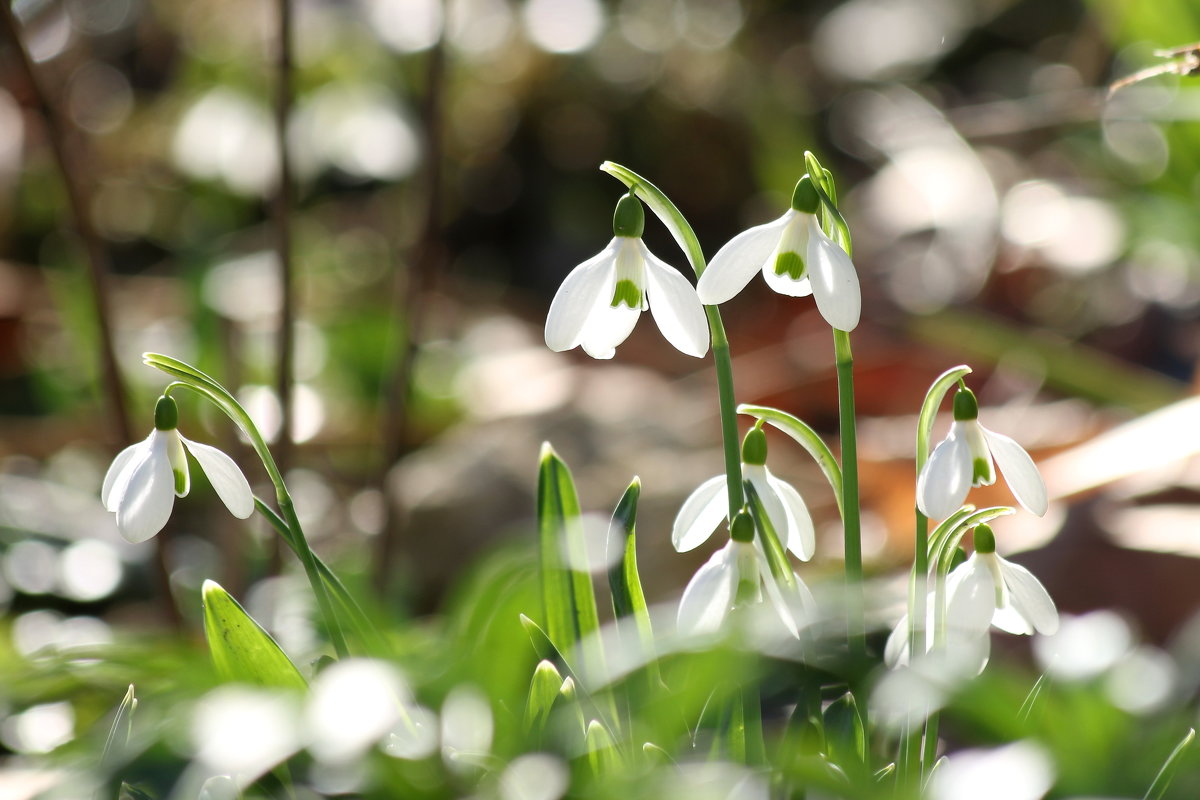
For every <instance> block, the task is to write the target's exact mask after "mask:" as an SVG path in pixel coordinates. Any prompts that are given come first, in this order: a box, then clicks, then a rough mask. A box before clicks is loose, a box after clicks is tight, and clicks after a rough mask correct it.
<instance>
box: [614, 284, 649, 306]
mask: <svg viewBox="0 0 1200 800" xmlns="http://www.w3.org/2000/svg"><path fill="white" fill-rule="evenodd" d="M622 303H624V304H625V305H627V306H629V307H630V308H638V309H640V308H641V307H642V290H641V289H639V288H638V286H637V284H636V283H634V282H633V281H631V280H619V281H617V286H616V288H615V289H614V290H613V297H612V307H613V308H616V307H617V306H619V305H621V304H622Z"/></svg>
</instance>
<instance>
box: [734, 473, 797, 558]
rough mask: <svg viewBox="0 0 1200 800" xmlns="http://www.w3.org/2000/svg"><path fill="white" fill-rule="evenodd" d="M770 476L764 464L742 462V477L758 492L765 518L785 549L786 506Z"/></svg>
mask: <svg viewBox="0 0 1200 800" xmlns="http://www.w3.org/2000/svg"><path fill="white" fill-rule="evenodd" d="M772 477H773V476H772V475H771V473H770V472H768V471H767V468H766V466H765V465H764V464H742V478H744V479H745V480H748V481H750V485H751V486H753V487H754V491H756V492H758V498H759V499H760V500H762V504H763V510H764V511H766V512H767V518H768V519H769V520H771V524H772V525H774V526H775V535H776V536H778V537H779V545H780V547H783V548H785V549H786V548H787V546H788V535H789V531H788V514H787V508H786V507H785V506H784V504H783V500H781V499H780V497H779V495H778V494H777V493H776V491H775V487H774V486H772V485H771V478H772ZM755 541H756V542H757V541H758V537H755Z"/></svg>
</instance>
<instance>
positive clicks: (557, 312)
mask: <svg viewBox="0 0 1200 800" xmlns="http://www.w3.org/2000/svg"><path fill="white" fill-rule="evenodd" d="M616 255H617V240H616V239H615V238H614V239H613V240H612V241H611V242H609V243H608V246H607V247H605V248H604V250H602V251H601V252H600V253H599V254H597V255H595V256H592V257H591V258H589V259H588V260H587V261H584V262H583V263H582V264H580V265H579V266H577V267H575V268H574V269H573V270H571V271H570V273H568V274H567V277H566V278H565V279H563V282H562V285H561V286H559V287H558V292H556V293H555V295H554V300H553V301H552V302H551V303H550V311H549V313H548V314H546V346H547V347H549V348H550V349H551V350H555V351H559V352H561V351H563V350H570V349H571V348H572V347H575V346H576V345H578V344H579V342H580V337H581V334H582V331H583V327H584V324H585V323H586V322H587V320H588V318H589V316H590V315H591V313H592V310H593V309H594V308H595V306H596V302H597V298H601V299H607V300H608V301H611V300H612V292H613V283H614V279H615V276H616V272H615V269H614V265H615V263H616Z"/></svg>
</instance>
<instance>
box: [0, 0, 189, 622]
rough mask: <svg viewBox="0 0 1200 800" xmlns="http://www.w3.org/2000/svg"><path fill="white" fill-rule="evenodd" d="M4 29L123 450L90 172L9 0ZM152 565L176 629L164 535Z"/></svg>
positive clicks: (105, 262) (121, 398) (122, 412)
mask: <svg viewBox="0 0 1200 800" xmlns="http://www.w3.org/2000/svg"><path fill="white" fill-rule="evenodd" d="M0 26H2V27H3V29H4V34H5V36H6V37H7V38H8V41H9V44H11V45H12V49H13V53H14V55H15V60H16V62H17V67H18V69H19V71H20V73H21V77H22V78H23V79H24V81H25V83H26V84H27V85H28V87H29V91H30V93H31V95H32V97H33V99H34V102H35V103H36V104H37V107H38V111H39V112H40V113H41V116H42V120H43V122H44V124H45V126H46V138H47V139H48V140H49V142H50V148H51V150H53V152H54V159H55V161H56V163H57V164H58V169H59V173H60V174H61V175H62V181H63V186H64V188H65V189H66V193H67V203H68V206H69V207H70V210H71V217H72V219H73V221H74V223H75V232H76V235H77V236H78V237H79V241H80V242H81V243H82V245H83V249H84V253H85V255H86V262H87V270H88V280H89V282H90V283H91V287H92V312H93V314H94V315H95V322H96V334H97V335H96V346H97V348H98V350H99V353H98V355H99V358H100V373H101V382H102V385H103V387H104V388H103V390H104V395H105V398H106V401H107V404H108V414H109V420H110V422H111V424H112V426H113V427H114V428H115V429H116V432H117V436H118V438H119V441H120V443H121V446H124V445H125V444H127V443H128V442H131V441H132V440H133V429H132V427H131V426H130V424H129V413H128V409H127V404H126V402H125V387H124V385H123V384H122V381H121V372H120V369H119V368H118V366H117V355H116V347H115V346H114V344H113V332H112V324H111V316H110V314H109V305H108V303H109V299H108V298H109V280H108V276H109V272H110V262H109V258H108V251H107V249H106V248H105V245H104V242H103V240H102V239H101V238H100V235H99V233H98V232H97V231H96V226H95V223H94V221H93V219H92V212H91V204H90V202H89V200H90V192H89V189H88V187H87V186H85V185H84V176H85V175H86V172H85V171H84V170H83V169H82V164H83V158H81V157H77V154H76V153H75V152H73V151H72V147H71V145H72V144H73V143H74V144H76V145H78V137H77V136H76V137H71V134H72V133H73V130H72V128H71V126H70V122H69V120H68V119H67V118H66V117H65V116H64V115H62V114H60V113H59V110H58V106H57V105H56V103H55V101H54V98H53V97H51V95H50V93H49V92H48V91H47V90H46V87H45V86H44V85H43V84H42V82H41V81H40V80H39V78H38V74H37V70H36V69H35V68H34V65H33V59H32V58H30V56H29V50H28V49H27V48H26V47H25V41H24V39H23V38H22V36H21V26H20V23H18V22H17V19H16V17H15V16H14V15H13V11H12V6H11V4H10V3H9V2H8V0H3V1H2V2H0ZM72 138H74V140H75V141H74V142H72V141H71V139H72ZM154 564H155V572H156V575H157V582H158V590H159V593H160V594H161V595H162V597H163V599H164V600H165V601H166V602H165V603H164V604H163V606H164V612H165V613H166V616H167V620H168V622H169V623H170V624H171V625H172V626H174V627H176V628H178V627H181V626H182V625H183V617H182V616H181V615H180V613H179V609H178V608H177V607H176V605H175V603H174V600H173V599H172V596H171V579H170V569H169V567H168V565H167V557H166V545H165V543H164V539H163V537H158V538H157V539H156V540H155V544H154Z"/></svg>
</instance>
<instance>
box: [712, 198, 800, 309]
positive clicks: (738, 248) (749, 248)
mask: <svg viewBox="0 0 1200 800" xmlns="http://www.w3.org/2000/svg"><path fill="white" fill-rule="evenodd" d="M794 213H795V212H793V211H789V212H788V213H787V214H784V215H783V216H782V217H780V218H779V219H777V220H775V221H774V222H768V223H767V224H766V225H756V226H755V227H753V228H750V229H749V230H746V231H742V232H741V233H739V234H738V235H737V236H735V237H733V238H732V239H730V240H729V241H728V242H726V243H725V246H724V247H722V248H721V249H720V250H718V251H717V254H716V255H715V256H713V257H712V260H711V261H709V262H708V268H707V269H705V270H704V274H703V275H701V276H700V280H699V281H697V283H696V294H697V295H698V296H699V297H700V302H701V303H703V304H704V305H708V306H714V305H717V304H718V303H724V302H725V301H726V300H729V299H730V298H732V297H733V296H734V295H735V294H737V293H738V292H740V291H741V290H742V289H744V288H745V286H746V284H747V283H749V282H750V279H751V278H753V277H754V273H756V272H758V271H759V270H761V269H762V268H763V264H764V262H766V260H767V259H768V258H770V256H771V254H772V253H773V252H775V246H776V245H777V244H779V237H780V234H781V233H782V232H783V227H784V226H785V225H786V224H787V223H788V220H789V219H790V218H791V215H792V214H794Z"/></svg>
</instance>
